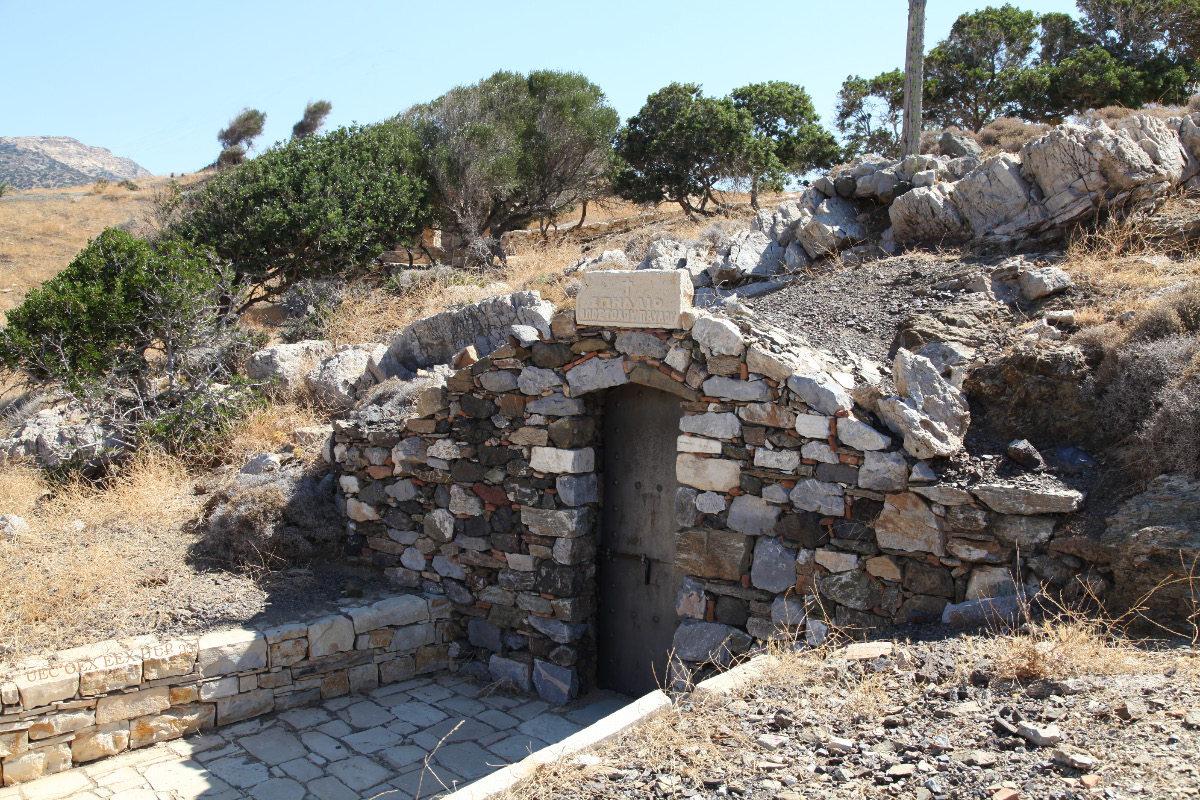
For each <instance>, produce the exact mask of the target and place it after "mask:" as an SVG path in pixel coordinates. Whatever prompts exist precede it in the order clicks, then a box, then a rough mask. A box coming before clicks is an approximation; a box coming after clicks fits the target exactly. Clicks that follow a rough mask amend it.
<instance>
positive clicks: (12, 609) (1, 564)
mask: <svg viewBox="0 0 1200 800" xmlns="http://www.w3.org/2000/svg"><path fill="white" fill-rule="evenodd" d="M191 489H192V477H191V475H190V474H189V473H188V471H187V469H186V467H185V466H184V465H183V464H182V463H181V462H179V461H177V460H175V459H172V458H169V457H167V456H163V455H161V454H154V453H145V454H139V455H137V456H135V457H134V458H133V459H131V461H130V462H129V463H128V464H127V465H126V467H125V468H124V469H123V470H122V471H121V473H120V475H118V476H115V477H113V478H112V479H110V480H109V481H108V482H107V483H106V484H104V485H93V484H89V483H86V482H84V481H82V480H76V481H73V482H70V483H67V484H63V485H59V486H51V485H50V484H48V482H47V481H46V479H45V477H44V475H43V473H40V472H37V471H34V470H32V469H30V468H28V467H24V466H22V465H19V464H9V465H5V466H4V467H0V509H3V510H4V512H6V513H17V514H20V515H21V516H22V517H24V518H25V520H26V521H27V522H28V523H29V526H30V530H29V532H28V533H26V534H24V535H21V536H19V537H17V538H14V539H11V540H8V541H0V574H3V575H4V577H5V579H4V580H3V581H0V643H2V644H3V645H4V646H5V648H6V650H5V651H4V652H3V653H0V658H3V659H10V660H14V661H15V660H18V659H20V658H22V657H25V656H28V655H30V654H36V653H39V652H44V651H47V650H57V649H61V648H63V647H68V646H74V645H82V644H87V643H90V642H93V641H95V640H96V639H97V638H99V637H98V632H99V631H112V630H120V631H122V632H124V633H126V634H136V633H144V632H147V631H149V630H152V629H153V627H154V620H153V619H152V618H151V617H149V616H148V615H147V614H146V612H145V608H144V604H143V603H139V602H138V595H139V589H140V584H139V581H140V580H142V579H143V578H144V576H145V575H146V572H147V570H149V569H160V570H165V571H166V572H168V573H170V572H177V571H180V570H185V569H187V567H186V566H185V556H186V550H187V546H188V544H189V543H190V542H189V537H188V536H186V535H184V534H183V533H182V529H183V526H184V525H185V524H186V523H187V522H188V521H190V520H191V519H193V518H194V517H195V515H196V511H197V508H198V502H197V498H196V497H195V496H194V495H193V492H192V491H191Z"/></svg>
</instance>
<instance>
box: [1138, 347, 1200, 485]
mask: <svg viewBox="0 0 1200 800" xmlns="http://www.w3.org/2000/svg"><path fill="white" fill-rule="evenodd" d="M1195 368H1196V364H1195V363H1194V362H1193V364H1192V365H1191V369H1192V370H1195ZM1159 401H1160V406H1159V408H1158V410H1157V411H1156V412H1155V413H1154V415H1153V416H1152V417H1150V419H1149V421H1147V422H1146V424H1145V425H1144V426H1143V428H1142V430H1141V431H1140V432H1139V434H1138V437H1137V443H1138V452H1139V454H1140V456H1141V458H1142V464H1141V465H1140V466H1141V469H1142V471H1143V472H1144V473H1146V474H1149V475H1157V474H1160V473H1163V472H1180V473H1183V474H1184V475H1187V476H1188V477H1190V478H1195V477H1196V476H1197V475H1200V375H1198V374H1196V372H1195V371H1192V372H1191V374H1189V375H1186V377H1184V379H1183V380H1181V381H1179V382H1178V383H1176V384H1174V385H1172V386H1171V387H1169V388H1168V389H1167V390H1166V391H1165V392H1163V393H1162V395H1161V396H1160V398H1159Z"/></svg>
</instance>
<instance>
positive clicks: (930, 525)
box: [875, 492, 946, 556]
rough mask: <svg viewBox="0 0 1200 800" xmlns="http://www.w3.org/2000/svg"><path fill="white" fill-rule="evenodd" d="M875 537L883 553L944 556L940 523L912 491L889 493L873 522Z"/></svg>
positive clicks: (944, 537) (944, 550)
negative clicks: (895, 551)
mask: <svg viewBox="0 0 1200 800" xmlns="http://www.w3.org/2000/svg"><path fill="white" fill-rule="evenodd" d="M875 538H876V541H877V542H878V543H879V546H880V547H882V548H884V549H886V550H900V551H903V552H905V553H932V554H933V555H935V556H944V555H945V554H946V535H945V532H944V531H943V528H942V520H941V518H940V517H938V516H937V515H935V514H934V513H933V511H932V510H931V509H930V508H929V505H928V504H927V503H926V502H925V501H924V500H922V499H921V498H920V497H919V496H918V495H916V494H913V493H912V492H903V493H900V494H889V495H888V496H887V499H886V500H885V501H884V504H883V511H882V512H880V514H879V518H878V519H876V520H875Z"/></svg>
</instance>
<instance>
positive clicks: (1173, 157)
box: [1114, 114, 1191, 185]
mask: <svg viewBox="0 0 1200 800" xmlns="http://www.w3.org/2000/svg"><path fill="white" fill-rule="evenodd" d="M1114 127H1115V128H1116V129H1117V130H1118V131H1121V132H1122V133H1124V134H1125V135H1127V136H1129V137H1130V138H1131V139H1133V140H1134V141H1135V142H1137V143H1138V146H1139V147H1141V148H1142V149H1143V150H1144V151H1146V155H1148V156H1149V157H1150V160H1151V161H1152V162H1154V165H1155V166H1156V167H1158V168H1159V170H1161V171H1162V173H1163V175H1164V176H1165V177H1166V179H1167V180H1168V181H1170V183H1171V184H1172V185H1174V184H1177V183H1179V182H1180V181H1183V180H1185V179H1186V178H1188V177H1190V175H1189V174H1188V173H1189V171H1190V170H1189V166H1190V165H1189V161H1190V160H1191V159H1190V158H1189V156H1190V155H1191V154H1190V153H1188V151H1187V148H1186V147H1184V145H1183V143H1182V142H1181V141H1180V137H1179V134H1177V133H1176V132H1175V131H1174V130H1172V129H1171V128H1170V127H1169V126H1168V125H1167V123H1166V122H1164V121H1163V120H1161V119H1159V118H1158V117H1155V116H1151V115H1150V114H1134V115H1133V116H1130V117H1126V118H1125V119H1123V120H1121V121H1119V122H1118V123H1117V124H1116V125H1115V126H1114Z"/></svg>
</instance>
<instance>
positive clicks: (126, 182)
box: [117, 178, 142, 192]
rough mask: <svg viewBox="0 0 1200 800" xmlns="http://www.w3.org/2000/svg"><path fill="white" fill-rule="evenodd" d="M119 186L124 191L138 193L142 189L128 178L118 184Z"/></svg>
mask: <svg viewBox="0 0 1200 800" xmlns="http://www.w3.org/2000/svg"><path fill="white" fill-rule="evenodd" d="M117 186H120V187H121V188H122V189H128V190H129V191H131V192H136V191H138V190H140V189H141V188H142V187H140V186H138V185H137V184H136V183H134V182H133V181H131V180H129V179H128V178H126V179H125V180H123V181H121V182H120V183H118V184H117Z"/></svg>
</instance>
